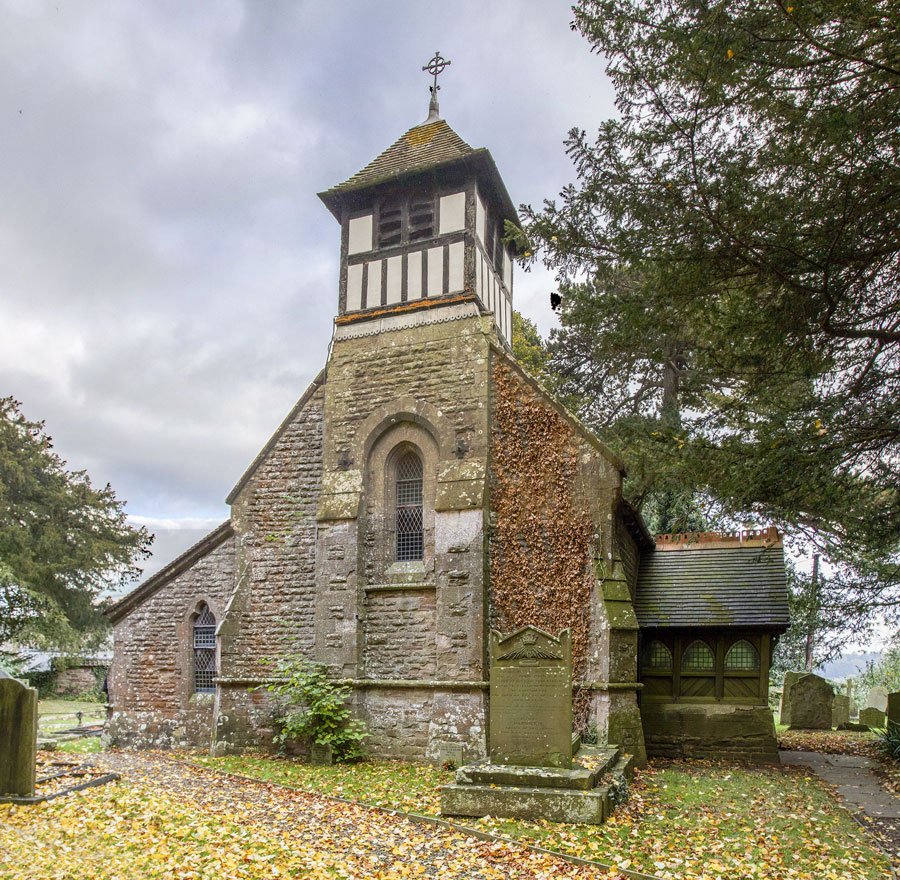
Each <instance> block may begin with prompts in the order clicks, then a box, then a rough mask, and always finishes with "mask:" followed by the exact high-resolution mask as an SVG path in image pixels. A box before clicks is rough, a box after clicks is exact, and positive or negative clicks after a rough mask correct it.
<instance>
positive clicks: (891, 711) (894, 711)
mask: <svg viewBox="0 0 900 880" xmlns="http://www.w3.org/2000/svg"><path fill="white" fill-rule="evenodd" d="M887 720H888V721H890V722H892V723H893V724H900V691H896V692H894V693H892V694H888V698H887Z"/></svg>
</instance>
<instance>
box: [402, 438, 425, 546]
mask: <svg viewBox="0 0 900 880" xmlns="http://www.w3.org/2000/svg"><path fill="white" fill-rule="evenodd" d="M396 492H397V560H398V562H405V561H408V560H415V559H423V558H424V554H425V532H424V528H423V519H422V459H420V458H419V456H418V455H416V453H415V452H406V453H404V454H403V455H402V456H401V457H400V460H399V461H398V462H397V482H396Z"/></svg>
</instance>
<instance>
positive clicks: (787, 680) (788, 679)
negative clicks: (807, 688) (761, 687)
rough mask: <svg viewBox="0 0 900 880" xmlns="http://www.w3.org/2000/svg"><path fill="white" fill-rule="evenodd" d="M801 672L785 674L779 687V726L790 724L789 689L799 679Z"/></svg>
mask: <svg viewBox="0 0 900 880" xmlns="http://www.w3.org/2000/svg"><path fill="white" fill-rule="evenodd" d="M804 674H805V673H803V672H785V674H784V681H783V682H782V686H781V705H780V706H779V707H778V721H779V723H781V724H790V723H791V722H790V715H791V688H792V687H793V686H794V682H795V681H797V679H799V678H801V677H802V676H803V675H804Z"/></svg>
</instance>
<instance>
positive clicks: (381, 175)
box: [328, 119, 476, 192]
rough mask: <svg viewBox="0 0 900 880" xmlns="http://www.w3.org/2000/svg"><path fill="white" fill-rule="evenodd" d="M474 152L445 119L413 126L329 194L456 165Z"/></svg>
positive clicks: (333, 188)
mask: <svg viewBox="0 0 900 880" xmlns="http://www.w3.org/2000/svg"><path fill="white" fill-rule="evenodd" d="M475 152H476V150H473V149H472V147H470V146H469V145H468V144H467V143H466V142H465V141H464V140H463V139H462V138H461V137H460V136H459V135H458V134H457V133H456V132H455V131H454V130H453V129H452V128H450V126H449V125H447V123H446V122H445V121H444V120H443V119H435V120H431V119H429V120H428V121H426V122H423V123H422V124H421V125H416V126H413V127H412V128H411V129H410V130H409V131H407V132H406V133H405V134H403V135H401V136H400V137H399V138H398V139H397V140H396V141H394V143H393V144H391V145H390V146H389V147H388V148H387V149H386V150H385V151H384V152H383V153H381V155H379V156H378V157H377V158H375V159H373V160H372V161H371V162H369V164H368V165H366V167H365V168H363V169H362V171H358V172H357V173H356V174H354V175H353V177H351V178H349V179H348V180H345V181H344V182H343V183H340V184H338V185H337V186H335V187H332V188H331V189H330V190H328V192H342V191H345V190H349V189H356V188H357V187H361V186H368V185H369V184H373V183H381V182H382V181H384V180H387V179H389V178H393V177H400V176H401V175H405V174H410V173H411V172H414V171H424V170H425V169H426V168H433V167H434V166H435V165H443V164H444V163H445V162H453V161H455V160H457V159H461V158H463V157H464V156H468V155H470V154H472V153H475Z"/></svg>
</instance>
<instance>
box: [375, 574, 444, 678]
mask: <svg viewBox="0 0 900 880" xmlns="http://www.w3.org/2000/svg"><path fill="white" fill-rule="evenodd" d="M436 610H437V603H436V596H435V591H434V590H428V589H426V590H421V591H420V590H415V591H412V590H400V589H398V590H380V591H378V592H370V593H369V594H368V596H367V602H366V627H365V636H366V640H365V650H364V654H363V659H364V662H363V677H364V678H401V679H402V678H407V679H434V678H435V676H436V674H437V668H436V666H437V664H436V656H435V612H436Z"/></svg>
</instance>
